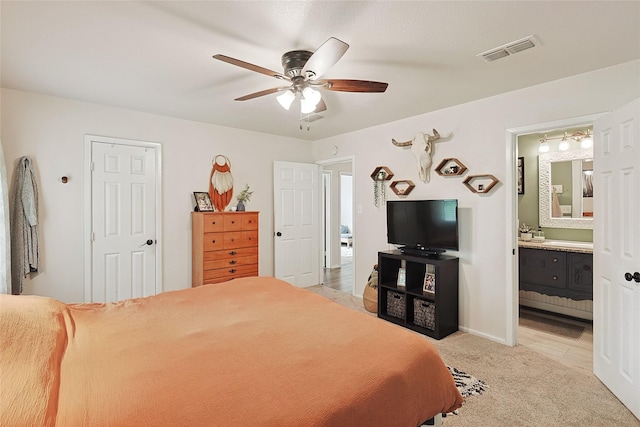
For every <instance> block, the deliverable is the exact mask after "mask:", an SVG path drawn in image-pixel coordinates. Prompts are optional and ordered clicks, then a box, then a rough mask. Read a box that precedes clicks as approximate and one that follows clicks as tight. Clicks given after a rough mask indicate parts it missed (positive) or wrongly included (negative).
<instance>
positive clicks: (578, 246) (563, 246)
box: [518, 240, 593, 254]
mask: <svg viewBox="0 0 640 427" xmlns="http://www.w3.org/2000/svg"><path fill="white" fill-rule="evenodd" d="M518 247H521V248H531V249H543V250H547V251H562V252H579V253H584V254H592V253H593V243H591V242H573V241H564V240H544V241H542V242H539V241H535V240H528V241H526V240H518Z"/></svg>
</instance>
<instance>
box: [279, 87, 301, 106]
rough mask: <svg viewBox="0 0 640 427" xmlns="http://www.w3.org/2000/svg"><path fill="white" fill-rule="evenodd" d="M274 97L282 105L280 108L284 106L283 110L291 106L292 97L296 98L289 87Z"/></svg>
mask: <svg viewBox="0 0 640 427" xmlns="http://www.w3.org/2000/svg"><path fill="white" fill-rule="evenodd" d="M276 99H277V100H278V102H279V103H280V105H282V108H284V109H285V110H289V108H290V107H291V103H292V102H293V100H294V99H296V95H295V94H294V93H293V91H292V90H290V89H289V90H286V91H284V92H282V93H281V94H280V95H278V96H277V97H276Z"/></svg>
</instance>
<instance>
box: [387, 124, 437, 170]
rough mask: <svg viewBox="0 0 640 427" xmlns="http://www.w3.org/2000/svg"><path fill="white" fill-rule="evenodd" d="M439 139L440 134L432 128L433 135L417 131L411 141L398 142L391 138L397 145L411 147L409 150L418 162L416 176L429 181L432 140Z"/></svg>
mask: <svg viewBox="0 0 640 427" xmlns="http://www.w3.org/2000/svg"><path fill="white" fill-rule="evenodd" d="M438 139H440V134H439V133H438V131H437V130H435V129H433V135H429V134H426V133H422V132H421V133H419V134H417V135H416V136H415V138H413V140H411V141H406V142H398V141H396V140H395V139H391V142H392V143H393V145H395V146H397V147H411V152H412V153H413V155H414V156H415V158H416V161H417V162H418V176H419V177H420V180H421V181H422V182H429V180H430V179H431V177H430V176H429V173H430V168H431V163H432V162H431V156H432V154H433V142H434V141H437V140H438Z"/></svg>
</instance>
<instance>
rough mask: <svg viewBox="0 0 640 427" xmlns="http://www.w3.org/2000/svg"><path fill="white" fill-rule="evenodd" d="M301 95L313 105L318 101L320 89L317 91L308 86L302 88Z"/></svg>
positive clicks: (320, 96)
mask: <svg viewBox="0 0 640 427" xmlns="http://www.w3.org/2000/svg"><path fill="white" fill-rule="evenodd" d="M302 96H303V97H304V99H305V100H306V101H307V102H310V103H311V104H313V106H314V107H315V106H316V105H318V102H320V99H321V98H322V95H321V94H320V91H317V90H315V89H314V88H312V87H309V86H307V87H305V88H304V89H302Z"/></svg>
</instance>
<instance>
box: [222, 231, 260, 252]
mask: <svg viewBox="0 0 640 427" xmlns="http://www.w3.org/2000/svg"><path fill="white" fill-rule="evenodd" d="M257 245H258V231H257V230H256V231H232V232H231V233H224V249H234V248H246V247H249V246H257Z"/></svg>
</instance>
